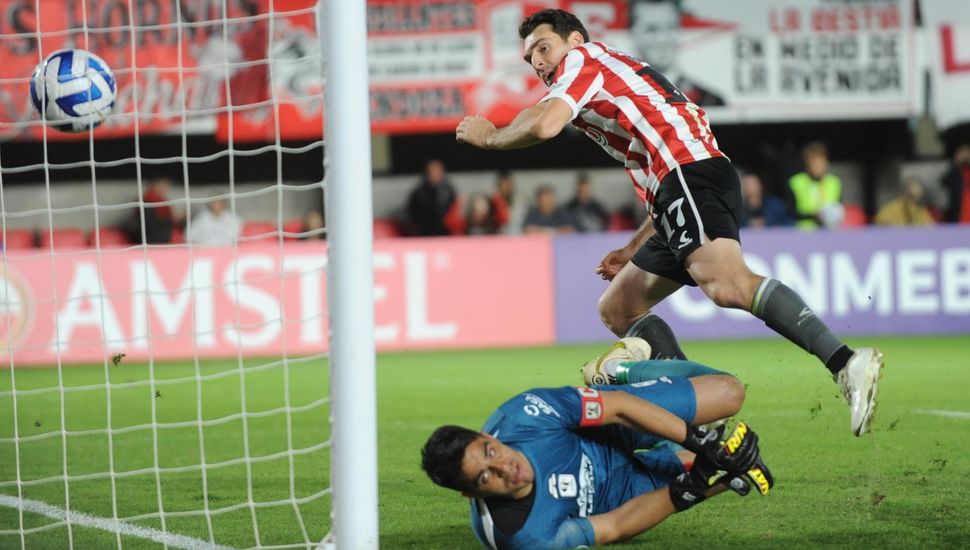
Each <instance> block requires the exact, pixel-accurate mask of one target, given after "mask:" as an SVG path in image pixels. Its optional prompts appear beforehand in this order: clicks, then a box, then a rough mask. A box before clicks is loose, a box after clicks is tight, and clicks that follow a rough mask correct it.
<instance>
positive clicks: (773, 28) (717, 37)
mask: <svg viewBox="0 0 970 550" xmlns="http://www.w3.org/2000/svg"><path fill="white" fill-rule="evenodd" d="M913 1H914V0H854V1H851V2H848V1H846V2H831V1H829V0H770V1H769V0H732V1H730V2H717V1H712V0H684V1H683V2H680V3H677V2H674V1H668V2H630V3H628V2H626V1H625V0H585V1H583V0H431V1H426V0H369V1H368V2H367V24H368V40H367V59H368V65H369V71H370V82H371V93H370V111H371V121H372V125H373V129H374V131H377V132H384V133H414V132H449V131H452V130H453V129H454V127H455V125H456V124H457V123H458V122H459V121H460V120H461V118H462V117H463V116H464V115H465V114H468V113H476V114H481V115H485V116H487V117H489V118H490V119H491V120H493V121H494V122H496V123H497V124H499V125H505V124H507V123H509V122H510V121H511V119H512V118H513V117H514V116H515V114H516V113H518V111H519V110H521V109H522V108H524V107H527V106H529V105H532V104H534V103H535V102H536V101H538V100H539V99H540V98H542V97H543V96H544V95H545V93H546V87H545V86H544V85H543V84H542V83H541V82H540V81H539V80H538V79H537V78H536V76H535V74H534V73H533V71H532V70H531V68H530V67H529V65H528V64H526V63H524V62H523V60H522V51H521V41H520V39H519V37H518V33H517V29H518V25H519V23H520V22H521V20H522V19H523V17H524V16H525V15H527V14H528V13H531V12H534V11H536V10H538V9H541V8H546V7H559V8H564V9H567V10H570V11H573V12H574V13H576V14H577V15H578V16H579V17H580V18H581V19H582V20H583V21H584V22H585V23H586V25H587V27H588V30H589V31H590V35H591V37H592V39H594V40H603V41H605V42H607V43H609V44H611V45H613V46H615V47H618V48H620V49H623V50H626V51H629V52H630V53H631V54H633V55H635V56H638V57H642V58H644V59H645V60H647V61H648V62H650V63H651V64H653V65H654V66H655V67H656V68H657V69H659V70H661V71H662V72H664V73H665V74H667V75H668V76H669V77H670V78H671V80H672V81H673V82H674V83H675V84H677V85H678V86H679V87H681V89H682V90H683V91H684V92H685V94H686V95H687V96H688V97H689V98H691V99H692V100H693V101H695V103H698V104H699V105H701V106H702V107H704V108H705V110H707V111H708V113H709V114H710V115H711V119H712V121H713V122H714V123H732V122H766V121H779V120H784V121H799V120H822V119H828V120H835V119H839V120H841V119H846V118H886V117H894V118H901V117H906V116H909V115H911V114H914V113H916V112H918V109H917V106H918V105H919V104H920V103H919V98H918V94H919V93H920V92H919V87H918V86H916V85H915V81H916V80H917V79H918V77H919V74H920V69H921V68H920V67H918V66H917V60H918V57H919V56H918V53H917V51H918V50H917V48H916V47H915V46H916V41H915V40H914V33H915V30H914V27H913V25H914V22H913V15H912V14H913ZM951 2H956V0H950V2H945V3H946V4H947V5H949V4H950V3H951ZM941 3H944V2H942V1H941ZM223 4H225V10H226V15H228V16H230V17H239V18H240V19H236V20H235V22H234V23H233V24H232V25H231V28H224V25H222V24H221V22H220V20H221V18H222V16H223ZM314 4H315V2H314V0H273V1H272V2H271V0H226V1H225V2H216V1H214V0H206V1H204V2H185V1H179V2H172V1H163V0H139V1H138V2H118V1H116V0H0V32H3V33H4V34H6V35H8V36H9V38H7V39H5V40H4V41H3V43H2V44H0V51H2V54H3V59H4V63H3V64H0V123H2V124H0V140H3V139H32V140H40V139H42V138H43V130H42V128H41V126H40V124H39V116H38V115H37V113H36V112H35V111H34V109H33V108H32V106H31V105H30V99H29V93H28V91H27V90H28V82H29V78H30V74H31V72H32V70H33V68H34V66H35V65H36V64H37V63H38V62H39V61H40V60H41V58H42V57H43V56H44V55H47V54H49V53H51V52H52V51H54V50H56V49H58V48H65V47H78V48H87V49H89V50H91V51H93V52H94V53H96V54H98V55H99V56H101V57H102V58H103V59H104V60H105V61H106V62H107V63H108V65H109V66H110V67H111V68H112V69H113V70H114V73H115V76H116V77H117V80H118V98H117V103H116V106H115V110H114V113H113V114H112V116H111V117H109V119H108V120H107V121H106V122H105V124H104V125H103V126H102V128H99V129H98V131H97V136H98V137H101V138H109V137H120V136H128V135H132V134H134V132H135V131H136V127H137V131H138V132H139V133H141V134H159V133H162V134H179V133H181V132H182V131H183V119H184V131H185V132H187V133H189V134H211V133H213V132H215V134H216V135H217V136H218V137H219V138H220V139H222V140H224V141H228V140H229V139H230V138H231V139H233V140H234V141H266V140H269V141H274V140H275V139H276V128H277V122H278V123H279V124H278V125H279V132H280V134H281V135H280V137H281V138H282V139H309V138H316V137H319V136H320V135H321V134H322V131H323V126H322V123H321V119H322V116H323V113H322V111H323V105H322V101H321V91H322V90H323V82H322V81H321V79H320V76H319V75H320V74H321V66H322V65H321V63H322V59H323V56H322V55H321V52H320V41H319V40H318V36H317V31H316V21H315V15H314V9H315V8H314ZM930 4H932V2H931V3H930ZM271 8H272V10H273V13H272V16H271V15H270V9H271ZM961 10H963V11H966V10H965V8H964V7H962V6H961ZM943 11H945V10H943V9H942V8H941V10H940V12H941V13H942V12H943ZM930 13H936V8H931V9H930ZM179 21H181V23H182V25H181V31H180V30H179V29H180V26H179V25H178V22H179ZM136 29H137V30H136ZM38 30H40V31H41V32H42V33H44V35H43V38H42V39H41V40H40V41H38V40H37V35H36V31H38ZM270 35H272V36H270ZM347 54H348V55H351V54H352V52H348V53H347ZM270 77H272V82H270ZM338 77H339V75H338ZM953 93H954V94H955V93H957V92H953ZM954 97H957V96H955V95H954ZM273 99H275V100H276V104H275V105H274V102H273V101H272V100H273ZM228 101H231V103H232V105H233V113H232V115H227V114H225V113H224V112H223V111H224V110H225V106H226V104H227V102H228ZM276 105H278V108H276ZM183 112H184V115H183ZM136 113H137V116H136ZM230 117H231V120H230ZM277 118H278V119H279V120H278V121H277ZM136 119H137V123H136ZM136 124H137V126H136ZM230 134H231V135H230ZM47 139H56V140H63V139H87V134H86V133H82V134H81V135H71V134H65V133H61V132H47Z"/></svg>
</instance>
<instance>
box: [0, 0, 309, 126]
mask: <svg viewBox="0 0 970 550" xmlns="http://www.w3.org/2000/svg"><path fill="white" fill-rule="evenodd" d="M271 4H272V7H273V11H274V15H273V16H272V18H271V17H270V6H271ZM315 4H316V2H315V1H314V0H224V1H215V0H205V1H198V2H195V1H193V2H187V1H185V0H179V1H171V0H138V1H137V2H127V1H120V2H119V1H117V0H0V32H2V33H3V34H4V35H5V38H4V40H3V41H2V42H0V56H2V59H3V63H2V64H0V141H2V140H8V139H24V140H41V139H43V138H44V131H43V128H42V126H41V125H40V116H39V115H38V114H37V112H36V111H35V110H34V108H33V106H32V105H31V102H30V93H29V81H30V76H31V73H32V71H33V70H34V67H35V66H36V65H37V64H38V63H39V62H40V61H41V60H42V59H43V58H44V57H46V56H47V55H49V54H51V53H52V52H54V51H55V50H58V49H61V48H82V49H87V50H90V51H92V52H94V53H95V54H97V55H98V56H100V57H101V58H102V59H104V60H105V62H106V63H107V64H108V66H109V67H110V68H111V69H112V71H113V72H114V75H115V78H116V80H117V90H118V92H117V99H116V102H115V107H114V110H113V112H112V114H111V116H109V117H108V119H107V120H106V121H105V123H104V124H102V125H101V126H100V127H99V128H98V129H97V133H96V134H95V135H96V136H97V137H98V138H112V137H124V136H130V135H133V134H134V133H135V132H136V128H137V132H138V133H139V134H174V135H179V134H181V133H182V131H183V121H184V131H185V132H186V133H189V134H212V133H213V132H216V133H217V134H218V135H220V136H221V137H223V138H225V137H226V136H227V128H228V127H229V124H228V118H227V116H226V115H225V114H224V113H222V112H221V111H223V110H225V109H224V107H225V106H226V104H227V98H229V99H230V100H231V103H232V105H233V109H234V115H233V122H234V123H237V124H240V125H242V126H243V127H244V128H251V127H258V128H260V131H261V135H263V136H265V135H272V136H274V139H275V133H274V134H271V132H273V128H274V117H275V114H276V112H277V111H276V110H275V109H274V105H273V104H272V102H271V101H269V100H270V99H271V97H272V96H271V94H270V89H269V86H268V85H267V83H268V80H269V74H270V67H269V65H270V60H272V61H273V68H272V73H273V75H274V82H276V83H277V96H276V99H277V100H278V105H279V108H278V111H279V115H280V117H281V119H282V118H285V117H290V116H291V114H292V113H294V112H296V113H298V114H302V113H310V114H311V115H312V114H315V116H316V118H315V119H314V121H315V123H314V124H302V125H291V126H285V127H283V128H281V134H282V135H281V137H282V138H284V139H299V138H308V137H319V136H320V135H321V134H322V131H323V130H322V123H321V122H320V112H321V110H322V105H321V103H322V101H321V99H320V91H321V90H322V82H321V79H320V77H319V75H320V74H321V71H320V59H321V55H319V46H318V41H317V37H316V32H315V30H314V29H315V26H316V25H315V15H314V9H315V8H314V5H315ZM224 17H229V18H233V22H232V23H231V24H229V25H224V24H223V20H224ZM271 19H272V22H271V21H270V20H271ZM180 22H181V24H180ZM271 30H272V32H273V38H274V39H273V41H272V43H273V51H272V52H270V51H269V50H270V48H269V43H270V40H269V33H270V31H271ZM38 31H39V32H40V33H42V38H41V39H40V40H38V39H37V32H38ZM136 119H137V121H136ZM246 135H247V133H246V132H245V131H241V132H240V134H239V137H240V138H242V137H244V136H246ZM46 136H47V139H49V140H72V139H73V140H78V139H83V140H87V139H88V133H87V132H81V133H80V134H68V133H63V132H58V131H48V132H46Z"/></svg>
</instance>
